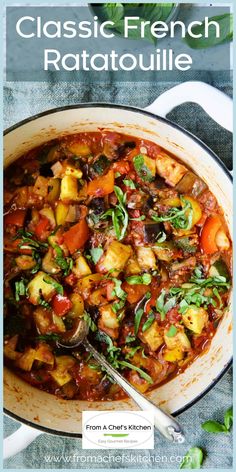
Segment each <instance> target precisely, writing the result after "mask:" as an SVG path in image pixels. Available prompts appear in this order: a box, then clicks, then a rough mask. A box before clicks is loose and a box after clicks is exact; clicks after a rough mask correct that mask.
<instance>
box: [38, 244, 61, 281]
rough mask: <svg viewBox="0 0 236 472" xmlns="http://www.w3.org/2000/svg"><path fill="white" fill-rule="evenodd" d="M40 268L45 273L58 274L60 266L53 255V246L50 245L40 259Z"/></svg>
mask: <svg viewBox="0 0 236 472" xmlns="http://www.w3.org/2000/svg"><path fill="white" fill-rule="evenodd" d="M42 269H43V270H44V272H47V274H52V275H53V274H58V273H59V272H60V271H61V268H60V267H59V266H58V265H57V264H56V262H55V257H54V255H53V248H52V247H50V248H49V249H48V251H47V252H46V254H45V256H44V258H43V260H42Z"/></svg>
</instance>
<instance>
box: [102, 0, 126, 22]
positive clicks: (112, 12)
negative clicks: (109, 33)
mask: <svg viewBox="0 0 236 472" xmlns="http://www.w3.org/2000/svg"><path fill="white" fill-rule="evenodd" d="M101 9H102V13H103V15H105V16H106V17H107V19H109V20H110V21H113V22H114V23H116V22H117V21H119V20H121V19H122V18H123V17H124V7H123V5H122V3H105V4H104V5H103V6H102V8H101Z"/></svg>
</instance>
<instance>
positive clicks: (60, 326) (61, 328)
mask: <svg viewBox="0 0 236 472" xmlns="http://www.w3.org/2000/svg"><path fill="white" fill-rule="evenodd" d="M52 323H53V325H52V326H53V332H56V333H65V331H66V327H65V324H64V321H63V320H62V318H61V316H58V315H56V313H54V312H52Z"/></svg>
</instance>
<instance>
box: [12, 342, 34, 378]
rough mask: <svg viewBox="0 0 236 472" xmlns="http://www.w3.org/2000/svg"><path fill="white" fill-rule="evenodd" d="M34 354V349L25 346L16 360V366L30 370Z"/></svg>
mask: <svg viewBox="0 0 236 472" xmlns="http://www.w3.org/2000/svg"><path fill="white" fill-rule="evenodd" d="M35 354H36V351H35V349H32V348H31V347H28V348H26V350H25V352H24V354H22V356H21V357H20V358H19V359H17V360H16V366H17V367H19V368H20V369H22V370H26V371H27V372H30V371H31V369H32V366H33V363H34V360H35Z"/></svg>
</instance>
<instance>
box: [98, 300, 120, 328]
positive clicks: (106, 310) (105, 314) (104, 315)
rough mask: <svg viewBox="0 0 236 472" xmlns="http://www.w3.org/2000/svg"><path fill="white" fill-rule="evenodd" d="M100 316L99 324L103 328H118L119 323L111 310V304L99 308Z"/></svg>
mask: <svg viewBox="0 0 236 472" xmlns="http://www.w3.org/2000/svg"><path fill="white" fill-rule="evenodd" d="M99 311H100V314H101V323H102V325H103V326H105V328H111V329H115V328H119V321H118V319H117V315H116V313H114V311H113V310H112V304H111V303H110V304H107V305H104V306H101V307H100V308H99Z"/></svg>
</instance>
